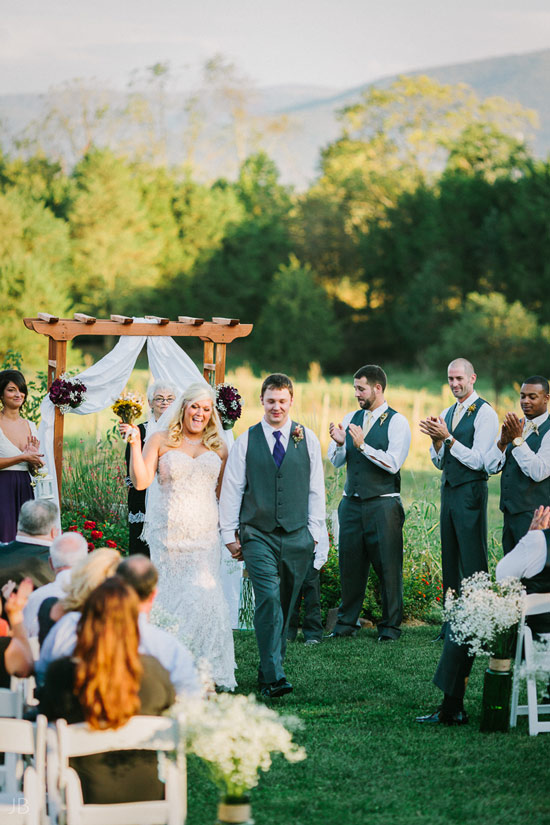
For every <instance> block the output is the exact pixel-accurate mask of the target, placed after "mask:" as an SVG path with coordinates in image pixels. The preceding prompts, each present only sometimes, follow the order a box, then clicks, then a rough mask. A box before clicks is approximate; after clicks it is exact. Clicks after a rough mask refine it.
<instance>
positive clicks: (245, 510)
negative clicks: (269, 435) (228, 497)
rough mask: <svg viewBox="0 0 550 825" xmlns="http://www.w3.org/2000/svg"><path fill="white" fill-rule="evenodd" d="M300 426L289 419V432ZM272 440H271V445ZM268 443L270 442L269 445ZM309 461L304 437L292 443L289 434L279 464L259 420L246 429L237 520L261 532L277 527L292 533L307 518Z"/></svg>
mask: <svg viewBox="0 0 550 825" xmlns="http://www.w3.org/2000/svg"><path fill="white" fill-rule="evenodd" d="M298 426H300V425H299V424H296V422H294V421H293V422H292V424H291V427H290V432H291V433H292V432H293V431H294V430H295V428H296V427H298ZM274 445H275V440H274V441H273V446H274ZM270 446H271V445H270ZM309 475H310V461H309V453H308V449H307V444H306V436H305V433H304V437H303V438H302V440H301V441H298V442H294V440H293V439H292V435H291V436H290V438H289V439H288V447H287V449H286V453H285V457H284V459H283V461H282V464H281V466H280V467H277V465H276V464H275V460H274V458H273V450H272V449H271V450H270V448H269V446H268V444H267V441H266V439H265V435H264V431H263V428H262V425H261V423H260V424H256V426H254V427H251V428H250V430H249V431H248V447H247V451H246V486H245V490H244V495H243V500H242V504H241V513H240V519H239V521H240V523H241V524H250V525H251V526H252V527H256V529H257V530H262V531H263V532H264V533H271V532H273V530H275V528H276V527H281V528H282V529H283V530H285V532H287V533H291V532H292V531H293V530H298V529H299V528H300V527H306V526H307V521H308V503H309Z"/></svg>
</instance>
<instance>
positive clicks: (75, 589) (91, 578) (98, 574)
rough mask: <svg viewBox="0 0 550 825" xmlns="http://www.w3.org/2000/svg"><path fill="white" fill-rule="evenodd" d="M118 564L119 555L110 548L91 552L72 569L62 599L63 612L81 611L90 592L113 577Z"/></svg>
mask: <svg viewBox="0 0 550 825" xmlns="http://www.w3.org/2000/svg"><path fill="white" fill-rule="evenodd" d="M119 563H120V553H119V552H118V550H112V549H111V548H110V547H100V548H99V550H92V552H91V553H88V555H87V557H86V558H85V559H83V560H82V561H81V562H80V564H77V565H76V566H75V567H73V570H72V574H71V580H70V582H69V585H68V587H67V595H66V596H65V598H64V599H63V610H64V611H65V613H69V611H71V610H77V611H79V612H80V611H81V610H82V606H83V604H84V602H85V601H86V599H87V598H88V596H89V595H90V593H91V592H92V590H95V588H96V587H98V586H99V585H100V584H102V583H103V582H104V581H105V579H107V578H109V576H114V574H115V571H116V569H117V567H118V565H119Z"/></svg>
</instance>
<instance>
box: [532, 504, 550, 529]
mask: <svg viewBox="0 0 550 825" xmlns="http://www.w3.org/2000/svg"><path fill="white" fill-rule="evenodd" d="M548 527H550V507H542V506H541V507H537V509H536V510H535V512H534V514H533V520H532V521H531V524H530V525H529V530H547V529H548Z"/></svg>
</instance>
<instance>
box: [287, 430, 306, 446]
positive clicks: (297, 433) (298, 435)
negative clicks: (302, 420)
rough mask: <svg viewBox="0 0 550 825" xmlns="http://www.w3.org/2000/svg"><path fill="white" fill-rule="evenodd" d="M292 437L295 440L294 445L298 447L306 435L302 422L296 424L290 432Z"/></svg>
mask: <svg viewBox="0 0 550 825" xmlns="http://www.w3.org/2000/svg"><path fill="white" fill-rule="evenodd" d="M290 437H291V438H292V440H293V441H294V446H295V447H297V446H298V444H299V443H300V441H301V440H302V438H303V437H304V428H303V427H302V425H301V424H296V426H295V427H294V429H293V430H292V432H291V433H290Z"/></svg>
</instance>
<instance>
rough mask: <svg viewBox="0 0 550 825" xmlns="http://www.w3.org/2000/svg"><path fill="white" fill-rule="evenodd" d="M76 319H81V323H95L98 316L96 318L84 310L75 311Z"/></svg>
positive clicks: (74, 316)
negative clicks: (86, 313)
mask: <svg viewBox="0 0 550 825" xmlns="http://www.w3.org/2000/svg"><path fill="white" fill-rule="evenodd" d="M73 318H74V319H75V321H79V322H80V323H81V324H88V325H89V324H95V323H96V321H97V318H94V317H93V315H85V314H84V313H83V312H75V314H74V315H73Z"/></svg>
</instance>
